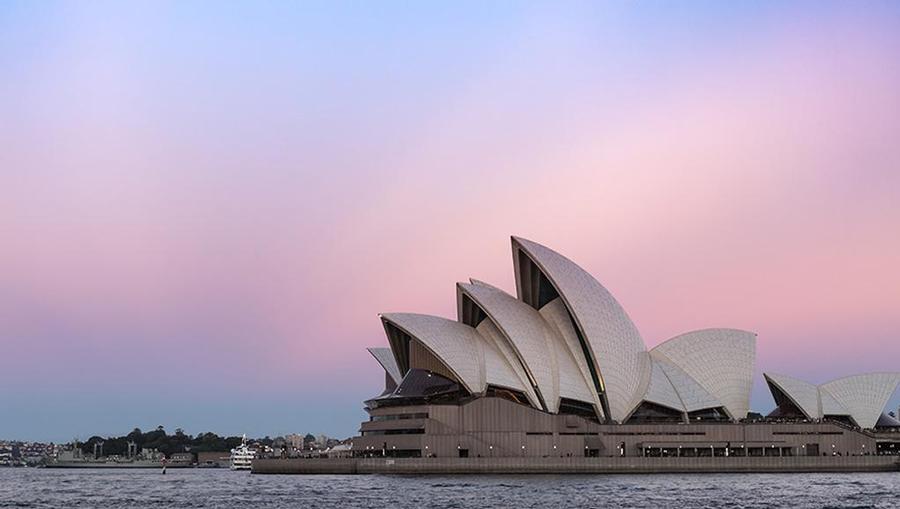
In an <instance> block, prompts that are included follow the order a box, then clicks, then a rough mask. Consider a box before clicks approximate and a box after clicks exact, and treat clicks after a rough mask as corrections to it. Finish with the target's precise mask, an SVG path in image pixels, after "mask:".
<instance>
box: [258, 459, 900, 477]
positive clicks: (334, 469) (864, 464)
mask: <svg viewBox="0 0 900 509" xmlns="http://www.w3.org/2000/svg"><path fill="white" fill-rule="evenodd" d="M889 471H900V458H898V457H897V456H812V457H809V456H800V457H732V458H723V457H711V458H705V457H704V458H672V457H667V458H641V457H631V458H346V459H338V458H329V459H323V458H320V459H258V460H253V469H252V472H253V473H254V474H658V473H727V472H736V473H737V472H742V473H751V472H759V473H763V472H766V473H776V472H785V473H787V472H889Z"/></svg>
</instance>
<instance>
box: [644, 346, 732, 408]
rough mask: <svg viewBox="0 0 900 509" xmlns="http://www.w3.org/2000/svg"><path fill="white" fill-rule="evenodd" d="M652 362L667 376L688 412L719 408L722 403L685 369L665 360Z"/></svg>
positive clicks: (653, 360) (654, 359) (652, 359)
mask: <svg viewBox="0 0 900 509" xmlns="http://www.w3.org/2000/svg"><path fill="white" fill-rule="evenodd" d="M651 362H653V364H654V366H657V367H658V368H659V369H661V370H662V372H663V373H665V374H666V377H668V378H669V382H671V383H672V387H674V388H675V392H677V393H678V397H679V399H681V403H682V404H683V405H684V410H685V411H686V412H695V411H697V410H705V409H708V408H718V407H721V406H722V402H721V401H719V400H718V399H716V398H715V396H713V395H712V394H710V393H709V391H707V390H706V389H704V388H703V387H702V386H701V385H700V384H699V383H697V381H696V380H694V379H693V378H691V377H690V375H688V374H687V373H685V372H684V370H683V369H681V368H679V367H678V366H676V365H675V364H672V363H671V362H668V361H666V360H664V359H658V358H652V354H651Z"/></svg>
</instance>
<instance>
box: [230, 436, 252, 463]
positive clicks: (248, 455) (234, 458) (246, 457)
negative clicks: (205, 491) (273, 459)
mask: <svg viewBox="0 0 900 509" xmlns="http://www.w3.org/2000/svg"><path fill="white" fill-rule="evenodd" d="M256 454H257V450H256V449H251V448H250V447H249V446H247V435H244V437H243V440H241V445H240V446H238V447H235V448H234V449H232V450H231V469H232V470H250V464H251V462H252V461H253V460H254V459H256Z"/></svg>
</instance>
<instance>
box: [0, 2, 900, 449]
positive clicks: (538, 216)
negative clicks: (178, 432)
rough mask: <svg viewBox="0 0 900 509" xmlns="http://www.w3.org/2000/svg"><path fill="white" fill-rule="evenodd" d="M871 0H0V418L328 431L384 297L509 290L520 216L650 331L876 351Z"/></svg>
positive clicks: (882, 273) (894, 223)
mask: <svg viewBox="0 0 900 509" xmlns="http://www.w3.org/2000/svg"><path fill="white" fill-rule="evenodd" d="M470 7H471V6H470ZM869 7H870V8H869V9H856V8H851V6H847V7H845V8H842V7H839V6H831V5H829V6H827V7H826V6H823V7H822V8H821V9H819V8H813V7H812V6H811V5H810V6H806V5H801V4H798V5H796V6H794V7H791V8H785V7H779V6H775V5H765V6H763V5H760V6H758V7H757V8H750V7H744V8H733V9H731V8H726V7H724V6H720V7H715V8H711V10H710V11H709V12H699V11H698V12H693V11H685V12H677V13H675V12H669V10H668V9H667V8H665V7H662V6H657V7H654V8H644V9H638V8H637V7H635V6H632V7H631V8H626V7H618V8H613V7H608V8H596V7H591V6H590V5H585V6H579V7H575V6H573V7H571V9H568V10H566V11H565V12H563V11H556V10H553V9H547V8H537V7H528V8H526V7H521V8H519V9H516V10H515V11H510V12H496V11H491V10H490V9H487V11H490V12H483V13H481V14H480V15H474V14H473V13H467V12H458V11H454V10H453V9H449V8H448V9H443V8H434V9H435V10H436V11H443V10H446V11H447V12H431V11H430V10H429V9H426V8H424V7H423V8H421V10H420V11H415V12H408V11H407V12H404V13H403V16H399V17H398V18H396V19H394V18H391V17H390V16H388V15H386V14H381V15H380V16H384V17H379V15H377V14H373V13H371V12H368V13H365V12H349V10H347V9H339V8H334V7H330V8H326V7H324V6H322V7H321V9H318V10H316V9H311V12H294V10H292V9H290V8H286V7H285V8H281V7H275V6H272V7H271V8H270V9H271V12H268V11H267V12H258V13H257V14H258V16H257V17H253V16H250V17H246V16H244V14H246V13H242V12H238V11H240V9H235V12H232V11H228V12H216V13H211V17H210V19H207V20H205V21H203V22H202V24H201V25H200V26H198V25H195V24H194V23H195V22H194V21H192V20H194V19H195V17H194V15H195V14H196V13H192V12H182V10H181V9H187V10H190V9H191V8H189V7H182V8H175V7H172V6H168V7H162V6H158V5H156V4H147V5H143V6H141V7H139V8H137V9H135V10H134V11H131V10H124V9H122V7H121V6H115V4H113V5H98V6H95V7H91V6H88V5H77V4H68V5H67V4H60V5H55V6H53V7H50V6H45V7H37V6H28V5H27V4H24V5H18V4H17V5H16V7H7V8H0V13H2V12H3V10H4V9H5V10H7V11H8V12H6V13H5V14H0V34H3V33H4V32H5V35H0V64H3V65H4V67H5V68H6V69H7V71H5V74H7V76H9V77H10V78H11V79H4V82H5V83H4V84H3V85H2V88H0V118H2V119H4V120H3V121H0V345H2V347H3V348H2V350H3V352H4V356H5V358H6V359H8V360H7V362H6V365H5V367H4V369H3V370H0V386H2V387H4V388H5V389H4V392H5V394H3V393H0V404H4V403H5V404H6V405H7V407H8V408H13V409H15V410H16V413H17V415H18V416H19V418H17V420H15V422H14V423H10V422H8V420H7V419H4V421H6V422H3V423H0V436H6V435H16V436H22V437H24V438H27V435H28V434H29V433H33V434H35V435H36V436H35V438H42V437H53V438H70V437H71V435H72V434H78V433H92V432H108V433H115V432H120V431H127V430H129V429H130V428H131V427H133V426H135V425H141V426H151V425H153V426H155V425H156V424H158V423H159V422H161V423H163V424H165V425H167V426H169V427H171V428H174V427H177V426H182V427H185V428H186V429H188V431H191V432H199V431H203V430H205V429H216V430H221V431H222V432H234V433H240V432H243V431H247V432H248V433H251V434H252V433H256V434H266V433H269V434H275V433H282V432H291V431H301V430H302V431H306V430H310V431H323V432H332V433H333V434H337V435H342V434H343V435H348V434H350V433H352V432H353V430H354V429H355V428H356V425H357V423H358V421H359V420H360V419H361V418H362V415H363V414H362V411H361V401H362V400H363V399H365V398H366V397H369V396H372V395H374V394H376V393H377V392H379V389H380V387H379V383H380V380H381V375H380V373H379V368H378V366H377V365H376V364H375V363H374V361H372V360H371V359H370V358H369V357H368V354H367V353H366V352H365V350H364V347H367V346H378V345H384V344H386V341H385V339H384V338H383V331H382V330H381V325H380V323H379V321H378V319H377V313H379V312H389V311H413V312H422V313H434V314H438V315H442V316H448V317H455V292H454V283H455V282H456V281H460V280H466V279H467V278H469V277H476V278H478V279H482V280H485V281H488V282H491V283H493V284H495V285H498V286H500V287H501V288H504V289H506V290H508V291H510V292H513V291H514V290H515V288H514V287H515V285H514V279H513V272H512V260H511V253H510V247H509V235H512V234H514V235H520V236H523V237H526V238H530V239H532V240H535V241H538V242H541V243H543V244H545V245H547V246H549V247H551V248H553V249H555V250H557V251H559V252H561V253H563V254H565V255H566V256H568V257H570V258H571V259H573V260H575V261H576V262H578V263H579V264H581V265H582V266H583V267H584V268H585V269H587V270H588V271H590V272H591V273H593V274H594V275H595V276H596V277H597V278H598V280H600V281H601V282H602V283H603V284H604V285H605V286H606V287H607V288H608V289H609V290H610V291H611V292H612V293H613V294H614V295H615V296H616V297H617V298H618V299H619V300H620V302H621V303H622V305H623V306H624V307H625V308H626V309H627V310H628V312H629V314H630V315H631V317H632V319H633V320H634V321H635V323H636V324H637V326H638V328H639V329H640V330H641V332H642V334H643V336H644V339H645V341H646V343H647V344H648V346H653V345H655V344H657V343H659V342H661V341H662V340H664V339H667V338H669V337H671V336H674V335H676V334H678V333H681V332H684V331H688V330H693V329H697V328H705V327H736V328H743V329H748V330H752V331H755V332H758V333H759V343H758V360H757V369H758V371H759V372H760V373H761V372H762V371H763V370H765V371H772V372H777V373H784V374H789V375H793V376H796V377H800V378H804V379H807V380H809V381H812V382H823V381H826V380H829V379H831V378H836V377H840V376H844V375H849V374H855V373H859V372H865V371H874V370H897V369H898V364H897V362H898V359H900V270H898V266H900V234H898V232H900V144H898V143H897V133H900V59H898V58H897V56H898V51H900V31H898V30H897V27H898V26H900V25H898V23H900V13H898V10H897V9H896V7H895V6H893V5H891V4H871V5H870V6H869ZM360 10H365V8H360ZM282 11H283V12H282ZM657 11H658V12H657ZM295 28H296V29H295ZM240 366H249V367H240ZM238 367H240V368H238ZM235 370H237V371H240V372H242V373H243V375H242V376H240V377H235V376H233V375H232V374H231V373H232V372H234V371H235ZM759 378H760V381H759V382H758V387H757V390H756V392H755V393H754V399H753V406H754V409H756V410H760V411H765V410H768V409H769V408H770V407H771V406H772V404H771V400H770V398H769V396H768V394H767V392H766V391H765V389H764V387H763V385H762V382H761V376H760V377H759ZM6 391H8V392H6ZM172 391H176V392H174V393H175V394H179V395H181V396H183V398H182V399H180V400H179V401H178V402H177V403H172V402H171V401H166V399H165V395H167V394H172V393H173V392H172ZM107 397H109V398H113V399H114V400H115V401H116V402H117V404H118V405H120V409H119V410H118V411H117V412H112V413H111V414H113V415H105V416H96V415H92V414H91V412H89V411H85V410H84V409H85V408H89V407H90V406H91V405H92V404H93V402H95V401H97V399H98V398H107ZM129 398H134V399H136V400H137V401H142V402H144V405H143V408H141V410H140V411H137V410H135V409H134V406H133V401H134V400H133V399H129ZM196 399H202V401H204V403H202V404H201V403H198V404H197V405H193V404H188V403H187V401H194V400H196ZM238 400H253V401H254V402H255V403H253V404H254V405H256V406H254V408H258V409H259V410H260V412H259V413H260V414H261V415H262V416H255V417H244V416H241V415H238V414H239V412H232V413H229V412H230V411H231V410H228V411H225V410H223V407H224V408H227V409H232V408H233V407H234V406H236V405H238V404H239V403H238ZM35 401H40V402H42V403H35ZM898 403H900V401H898V398H897V397H896V396H895V398H894V400H893V401H892V405H893V406H894V407H896V405H897V404H898ZM136 406H142V405H141V404H140V403H138V404H137V405H136ZM55 407H56V408H59V411H58V412H55V411H54V410H52V408H55ZM284 407H287V409H285V408H284ZM273 408H277V410H272V409H273ZM292 409H293V410H292ZM311 409H315V410H311ZM268 410H272V411H271V413H269V414H266V411H268ZM66 418H68V419H69V421H70V422H67V421H66ZM216 418H217V419H219V420H216ZM226 418H227V419H231V420H230V421H228V422H223V421H224V420H225V419H226ZM48 419H49V420H52V421H55V422H56V423H57V424H55V425H54V426H50V425H46V424H40V425H39V424H38V423H43V422H44V421H45V420H48ZM157 421H159V422H157ZM33 430H38V431H33Z"/></svg>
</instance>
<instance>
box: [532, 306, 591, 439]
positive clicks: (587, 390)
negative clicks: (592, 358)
mask: <svg viewBox="0 0 900 509" xmlns="http://www.w3.org/2000/svg"><path fill="white" fill-rule="evenodd" d="M538 312H539V313H540V314H541V317H542V318H543V319H544V321H545V322H547V324H548V325H549V326H550V327H551V328H552V329H553V330H554V331H555V333H556V334H555V335H556V336H557V337H558V338H559V339H560V340H561V343H557V345H558V346H557V351H556V352H557V353H556V358H557V360H558V363H559V376H560V381H559V392H560V397H563V398H571V399H574V400H578V401H584V402H586V403H590V404H592V405H593V406H594V411H595V412H596V414H597V418H598V419H599V420H600V421H601V422H602V421H604V420H605V417H604V415H603V405H602V404H601V403H600V396H598V395H597V391H595V390H594V383H593V381H592V380H591V372H590V368H588V364H587V360H586V359H585V357H584V353H583V350H582V348H581V343H580V342H579V341H578V335H577V333H576V332H575V327H574V326H573V325H572V320H571V319H570V318H569V312H568V311H566V305H565V304H564V303H563V301H562V299H559V298H556V299H554V300H552V301H550V302H549V303H547V304H546V305H544V307H542V308H541V309H540V311H538ZM563 349H564V350H565V352H563V351H562V350H563ZM569 359H571V364H570V363H569Z"/></svg>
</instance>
